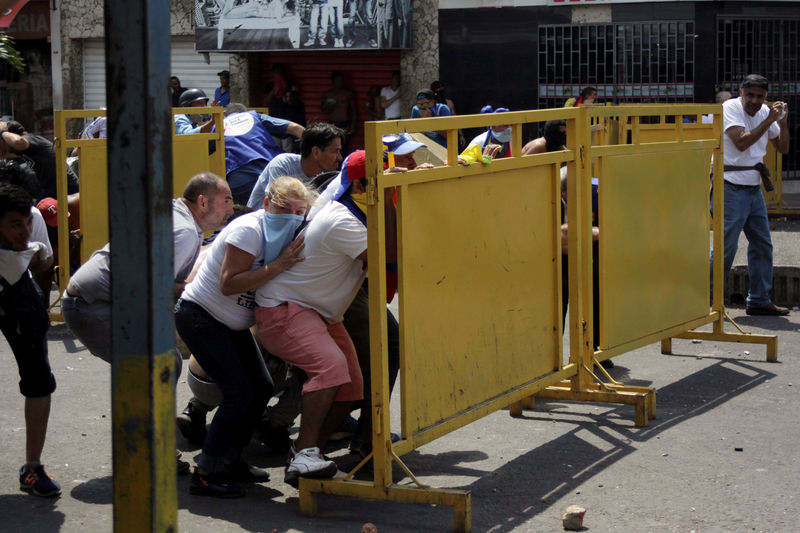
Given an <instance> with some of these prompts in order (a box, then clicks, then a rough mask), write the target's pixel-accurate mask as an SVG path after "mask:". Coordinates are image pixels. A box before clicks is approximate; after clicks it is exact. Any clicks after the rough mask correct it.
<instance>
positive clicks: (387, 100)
mask: <svg viewBox="0 0 800 533" xmlns="http://www.w3.org/2000/svg"><path fill="white" fill-rule="evenodd" d="M399 98H400V93H399V92H398V93H397V94H396V95H394V96H392V97H391V98H386V97H385V96H384V95H381V107H382V108H383V109H384V110H385V109H386V108H387V107H389V106H390V105H392V104H393V103H395V102H396V101H397V100H398V99H399Z"/></svg>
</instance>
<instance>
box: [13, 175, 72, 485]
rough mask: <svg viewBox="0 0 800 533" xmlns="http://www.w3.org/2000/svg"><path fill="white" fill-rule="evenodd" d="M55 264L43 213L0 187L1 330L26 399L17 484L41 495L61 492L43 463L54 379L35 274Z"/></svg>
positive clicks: (27, 197)
mask: <svg viewBox="0 0 800 533" xmlns="http://www.w3.org/2000/svg"><path fill="white" fill-rule="evenodd" d="M52 262H53V250H52V248H51V247H50V241H49V240H48V238H47V230H46V228H45V225H44V220H43V219H42V215H41V213H39V210H38V209H36V208H35V207H33V198H31V197H30V195H28V193H26V192H25V191H24V190H23V189H21V188H20V187H17V186H15V185H10V184H7V183H2V184H0V330H2V332H3V335H4V336H5V338H6V342H8V345H9V346H10V347H11V351H12V352H13V353H14V358H15V359H16V361H17V368H18V369H19V377H20V380H19V390H20V392H21V393H22V395H23V396H24V397H25V464H24V465H23V466H22V468H21V469H20V471H19V486H20V489H22V490H24V491H29V492H32V493H33V494H36V495H37V496H45V497H52V496H58V495H59V494H61V487H60V486H59V484H58V483H56V482H55V481H53V479H52V478H51V477H50V476H49V475H47V473H46V472H45V470H44V466H42V464H41V463H40V462H39V461H40V459H41V454H42V450H43V449H44V441H45V436H46V434H47V421H48V419H49V417H50V397H51V395H52V393H53V391H55V389H56V380H55V378H54V377H53V373H52V372H51V371H50V362H49V360H48V357H47V338H46V334H47V328H48V327H49V325H50V321H49V318H48V316H47V309H46V307H45V304H44V302H43V301H42V298H41V294H40V293H39V290H38V288H37V287H36V285H35V284H34V283H33V280H32V279H31V276H30V273H29V272H28V270H31V271H34V272H36V271H42V270H45V269H47V268H49V267H50V264H51V263H52Z"/></svg>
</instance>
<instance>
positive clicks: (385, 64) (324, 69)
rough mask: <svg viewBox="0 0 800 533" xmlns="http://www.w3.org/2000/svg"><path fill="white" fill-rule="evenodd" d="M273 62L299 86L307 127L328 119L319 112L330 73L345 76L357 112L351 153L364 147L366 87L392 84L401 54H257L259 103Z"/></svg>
mask: <svg viewBox="0 0 800 533" xmlns="http://www.w3.org/2000/svg"><path fill="white" fill-rule="evenodd" d="M275 63H280V64H282V65H284V66H285V67H286V76H287V78H288V79H289V80H290V82H293V83H295V84H296V85H297V86H298V88H299V90H300V98H301V100H302V101H303V102H304V103H305V105H306V121H307V123H308V124H313V123H315V122H324V121H326V120H327V118H328V117H327V115H326V114H324V113H322V111H321V110H320V100H321V99H322V93H323V92H325V91H326V90H327V89H329V88H330V87H331V72H333V71H335V70H338V71H341V72H342V73H343V74H344V80H345V86H347V87H348V88H349V89H350V90H351V91H353V93H355V97H356V107H357V110H358V115H357V118H358V127H357V129H356V133H355V135H353V138H352V139H351V140H350V150H351V151H352V150H357V149H359V148H363V147H364V121H365V120H367V119H368V116H367V110H366V107H365V106H366V103H367V94H368V93H369V88H370V87H371V86H373V85H377V86H379V87H384V86H386V85H390V84H391V81H392V72H394V71H396V70H400V51H398V50H383V51H380V52H377V51H376V52H373V51H366V50H365V51H355V50H354V51H341V52H338V51H314V52H311V51H309V52H292V51H288V52H265V53H263V54H261V55H260V67H261V68H260V70H261V77H260V79H261V87H260V88H259V89H258V93H259V94H260V96H258V97H257V98H254V100H257V99H258V98H260V99H262V100H260V102H261V101H263V98H264V87H265V86H266V85H267V83H269V82H270V81H271V80H272V65H273V64H275ZM409 113H410V110H409Z"/></svg>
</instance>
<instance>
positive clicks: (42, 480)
mask: <svg viewBox="0 0 800 533" xmlns="http://www.w3.org/2000/svg"><path fill="white" fill-rule="evenodd" d="M19 488H20V489H21V490H24V491H26V492H32V493H33V494H35V495H37V496H42V497H44V498H52V497H54V496H58V495H59V494H61V485H59V484H58V483H56V482H55V480H53V478H51V477H50V476H49V475H48V474H47V472H45V471H44V466H43V465H39V466H35V467H33V466H29V465H23V466H22V468H20V469H19Z"/></svg>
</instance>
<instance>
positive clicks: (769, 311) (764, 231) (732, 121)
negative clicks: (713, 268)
mask: <svg viewBox="0 0 800 533" xmlns="http://www.w3.org/2000/svg"><path fill="white" fill-rule="evenodd" d="M768 87H769V82H768V81H767V79H766V78H764V77H763V76H760V75H758V74H750V75H749V76H747V77H746V78H745V79H744V81H743V82H742V85H741V91H740V96H739V97H738V98H732V99H730V100H727V101H726V102H725V103H724V104H723V105H722V124H723V130H724V131H725V134H724V135H723V154H724V159H725V270H724V272H723V279H725V278H727V276H728V271H729V270H730V268H731V265H732V264H733V259H734V257H735V256H736V249H737V247H738V243H739V234H740V233H741V232H742V230H744V233H745V235H746V236H747V241H748V246H747V268H748V272H749V275H750V291H749V294H748V295H747V314H748V315H788V314H789V310H788V309H787V308H785V307H779V306H777V305H775V304H774V303H773V302H772V299H771V297H770V294H769V293H770V290H771V289H772V239H771V238H770V234H769V218H768V217H767V208H766V205H765V203H764V197H763V195H762V194H761V183H762V179H763V181H764V184H765V186H767V187H771V184H770V183H769V178H768V173H767V177H764V176H765V174H764V170H765V167H764V165H763V159H764V156H765V155H766V153H767V140H768V139H769V140H770V141H772V143H773V144H774V145H775V148H776V149H777V150H778V151H779V152H781V153H782V154H786V153H788V151H789V128H788V127H787V115H788V113H787V111H788V108H787V105H786V104H785V103H784V102H775V103H773V104H772V106H771V107H770V106H767V105H766V104H765V103H764V102H765V100H766V98H767V89H768ZM713 257H714V256H713V251H712V255H711V258H712V262H713Z"/></svg>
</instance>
